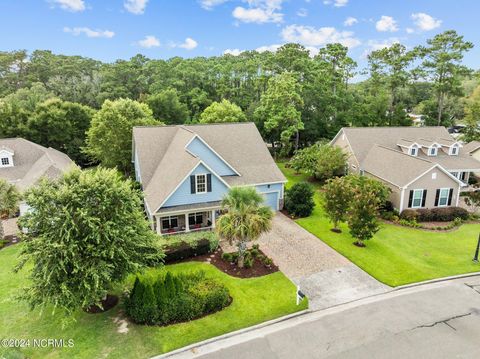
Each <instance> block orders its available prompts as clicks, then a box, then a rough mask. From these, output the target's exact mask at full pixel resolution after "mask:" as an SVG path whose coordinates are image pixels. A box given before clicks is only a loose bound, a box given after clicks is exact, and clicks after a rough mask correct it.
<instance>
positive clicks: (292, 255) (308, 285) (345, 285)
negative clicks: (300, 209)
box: [259, 213, 390, 309]
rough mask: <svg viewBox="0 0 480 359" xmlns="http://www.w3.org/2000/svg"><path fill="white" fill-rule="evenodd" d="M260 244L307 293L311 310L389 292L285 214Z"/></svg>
mask: <svg viewBox="0 0 480 359" xmlns="http://www.w3.org/2000/svg"><path fill="white" fill-rule="evenodd" d="M259 244H260V249H261V250H262V251H263V252H264V253H265V254H266V255H268V256H269V257H270V258H272V259H273V261H274V262H275V263H276V264H277V265H278V266H279V268H280V270H281V271H282V272H283V273H285V275H286V276H288V277H289V278H290V279H291V280H292V281H293V282H294V283H295V284H297V285H299V286H300V288H301V290H302V291H303V292H304V293H305V294H307V296H308V297H309V300H310V308H311V309H322V308H327V307H331V306H334V305H338V304H341V303H346V302H349V301H352V300H356V299H359V298H363V297H366V296H370V295H374V294H378V293H384V292H386V291H388V290H390V287H388V286H386V285H384V284H382V283H380V282H378V281H377V280H376V279H374V278H373V277H371V276H370V275H369V274H367V273H366V272H364V271H363V270H361V269H360V268H358V267H357V266H356V265H355V264H353V263H352V262H350V261H349V260H348V259H347V258H345V257H344V256H342V255H341V254H339V253H338V252H337V251H335V250H334V249H332V248H330V247H329V246H328V245H326V244H325V243H324V242H322V241H321V240H319V239H318V238H317V237H315V236H314V235H313V234H311V233H310V232H308V231H307V230H305V229H303V228H302V227H300V226H299V225H298V224H297V223H296V222H295V221H293V220H291V219H290V218H288V217H287V216H285V215H283V214H282V213H277V214H276V215H275V218H274V220H273V228H272V230H271V231H270V232H269V233H267V234H265V235H263V236H262V237H261V238H260V239H259Z"/></svg>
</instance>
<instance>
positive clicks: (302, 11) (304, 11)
mask: <svg viewBox="0 0 480 359" xmlns="http://www.w3.org/2000/svg"><path fill="white" fill-rule="evenodd" d="M307 15H308V11H307V9H305V8H303V7H302V8H301V9H298V11H297V16H300V17H305V16H307Z"/></svg>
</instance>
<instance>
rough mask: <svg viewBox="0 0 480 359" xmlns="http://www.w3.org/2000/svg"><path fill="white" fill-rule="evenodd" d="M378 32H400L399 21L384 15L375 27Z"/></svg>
mask: <svg viewBox="0 0 480 359" xmlns="http://www.w3.org/2000/svg"><path fill="white" fill-rule="evenodd" d="M375 27H376V28H377V30H378V31H381V32H387V31H389V32H395V31H398V25H397V21H395V19H394V18H393V17H391V16H385V15H383V16H382V17H381V18H380V20H378V21H377V24H376V25H375Z"/></svg>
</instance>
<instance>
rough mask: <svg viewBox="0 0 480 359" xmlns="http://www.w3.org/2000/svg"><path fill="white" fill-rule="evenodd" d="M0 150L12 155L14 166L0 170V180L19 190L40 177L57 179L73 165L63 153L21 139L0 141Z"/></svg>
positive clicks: (32, 183)
mask: <svg viewBox="0 0 480 359" xmlns="http://www.w3.org/2000/svg"><path fill="white" fill-rule="evenodd" d="M0 148H8V149H10V152H13V153H14V156H13V164H14V166H13V167H6V168H0V178H3V179H5V180H7V181H8V182H11V183H14V184H15V185H16V186H17V187H18V188H19V189H20V190H25V189H27V188H28V187H30V186H32V185H34V184H35V183H37V182H38V181H39V180H40V178H42V177H48V178H58V177H59V176H60V175H61V174H62V173H63V172H65V171H67V170H68V169H69V168H71V166H73V165H74V163H73V161H72V160H71V159H70V158H69V157H68V156H67V155H65V154H64V153H62V152H60V151H57V150H55V149H53V148H51V147H50V148H46V147H43V146H40V145H37V144H36V143H33V142H30V141H27V140H25V139H23V138H3V139H0Z"/></svg>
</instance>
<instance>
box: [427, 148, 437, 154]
mask: <svg viewBox="0 0 480 359" xmlns="http://www.w3.org/2000/svg"><path fill="white" fill-rule="evenodd" d="M437 154H438V147H437V146H432V147H430V148H429V149H428V155H429V156H436V155H437Z"/></svg>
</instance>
